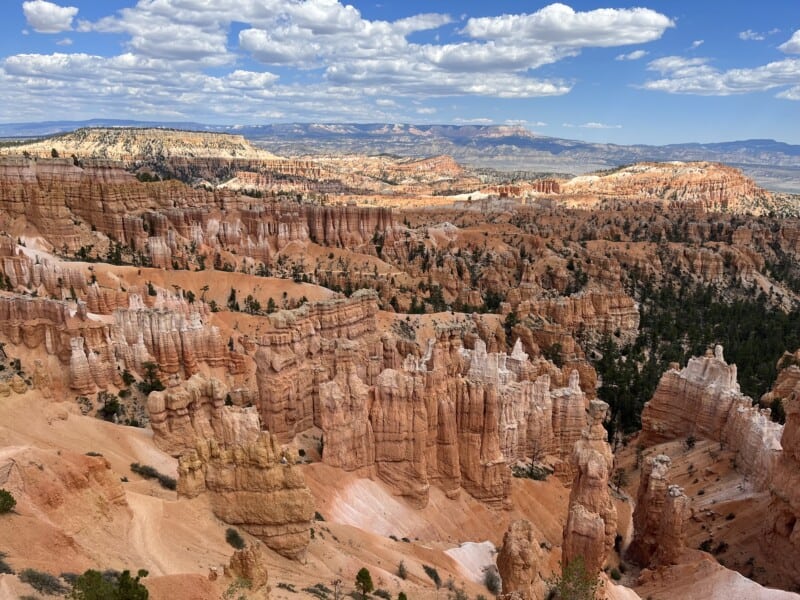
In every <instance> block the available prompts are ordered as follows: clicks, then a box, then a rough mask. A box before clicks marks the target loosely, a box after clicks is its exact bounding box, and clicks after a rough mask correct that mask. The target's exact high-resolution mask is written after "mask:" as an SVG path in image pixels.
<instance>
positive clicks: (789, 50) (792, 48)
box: [778, 29, 800, 54]
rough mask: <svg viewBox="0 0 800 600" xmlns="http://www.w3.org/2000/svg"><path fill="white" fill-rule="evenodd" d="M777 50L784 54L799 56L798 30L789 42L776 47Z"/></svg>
mask: <svg viewBox="0 0 800 600" xmlns="http://www.w3.org/2000/svg"><path fill="white" fill-rule="evenodd" d="M778 49H779V50H781V51H783V52H786V54H800V29H798V30H797V31H795V32H794V34H793V35H792V37H791V38H790V39H789V41H787V42H784V43H783V44H781V45H780V46H778Z"/></svg>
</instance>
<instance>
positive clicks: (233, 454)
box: [178, 432, 314, 562]
mask: <svg viewBox="0 0 800 600" xmlns="http://www.w3.org/2000/svg"><path fill="white" fill-rule="evenodd" d="M291 460H292V459H290V458H288V457H287V456H286V455H285V454H283V453H282V451H281V449H280V446H279V445H278V442H277V439H276V438H275V437H273V436H272V435H270V434H269V433H267V432H262V433H261V434H260V435H259V436H258V438H257V439H256V441H255V442H252V443H249V444H241V445H236V446H233V447H223V446H221V445H220V444H218V443H217V442H216V440H205V441H202V442H200V443H198V445H197V447H196V449H195V450H191V451H188V452H185V453H184V454H183V455H182V456H181V458H180V460H179V463H178V476H179V479H178V495H179V496H185V497H188V498H193V497H195V496H197V495H198V494H201V493H203V492H206V493H207V494H208V495H209V496H210V499H211V508H212V510H213V511H214V514H215V515H216V516H217V517H219V518H220V519H222V520H223V521H225V522H226V523H230V524H231V525H237V526H239V527H241V528H242V529H244V530H245V531H247V532H248V533H250V534H252V535H254V536H256V537H257V538H259V539H260V540H261V541H263V542H264V543H265V544H266V545H267V546H269V547H270V548H272V549H273V550H275V551H276V552H278V553H279V554H281V555H283V556H285V557H287V558H291V559H294V560H300V561H303V562H304V561H305V554H306V548H307V547H308V544H309V542H310V539H311V538H310V529H311V520H312V518H313V517H314V501H313V498H312V496H311V492H310V491H309V490H308V488H307V487H306V484H305V480H304V479H303V475H302V473H301V471H300V469H298V468H297V467H296V466H295V465H294V464H293V463H292V462H291Z"/></svg>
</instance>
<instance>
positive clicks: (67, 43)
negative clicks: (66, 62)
mask: <svg viewBox="0 0 800 600" xmlns="http://www.w3.org/2000/svg"><path fill="white" fill-rule="evenodd" d="M56 45H57V46H72V39H71V38H68V37H65V38H62V39H60V40H58V41H57V42H56Z"/></svg>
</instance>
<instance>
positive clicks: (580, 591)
mask: <svg viewBox="0 0 800 600" xmlns="http://www.w3.org/2000/svg"><path fill="white" fill-rule="evenodd" d="M551 583H552V589H551V590H550V595H549V596H548V597H551V598H552V597H556V598H569V599H570V600H594V598H595V596H596V594H597V590H598V588H599V587H600V584H601V582H600V580H599V579H598V578H597V576H596V575H594V574H592V573H589V572H587V571H586V563H585V562H584V561H583V557H582V556H577V557H575V558H574V559H572V560H571V561H570V562H569V564H568V565H567V566H566V567H565V568H564V569H563V572H562V575H561V576H560V577H558V576H557V577H555V578H554V579H553V580H551Z"/></svg>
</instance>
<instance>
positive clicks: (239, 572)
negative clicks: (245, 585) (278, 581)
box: [225, 542, 269, 591]
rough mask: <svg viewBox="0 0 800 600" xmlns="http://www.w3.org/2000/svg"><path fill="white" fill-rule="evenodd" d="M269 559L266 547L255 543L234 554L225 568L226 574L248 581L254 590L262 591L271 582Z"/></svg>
mask: <svg viewBox="0 0 800 600" xmlns="http://www.w3.org/2000/svg"><path fill="white" fill-rule="evenodd" d="M268 559H269V557H268V555H267V551H266V549H265V548H264V545H263V544H261V543H260V542H255V543H253V544H250V545H248V546H247V547H246V548H243V549H241V550H237V551H236V552H234V553H233V556H231V560H230V562H229V563H228V566H227V567H226V568H225V574H226V575H230V576H231V577H234V578H241V579H246V580H247V581H249V582H250V584H251V589H252V590H254V591H256V590H260V589H261V588H263V587H264V586H265V585H267V583H268V581H269V572H268V571H267V560H268Z"/></svg>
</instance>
